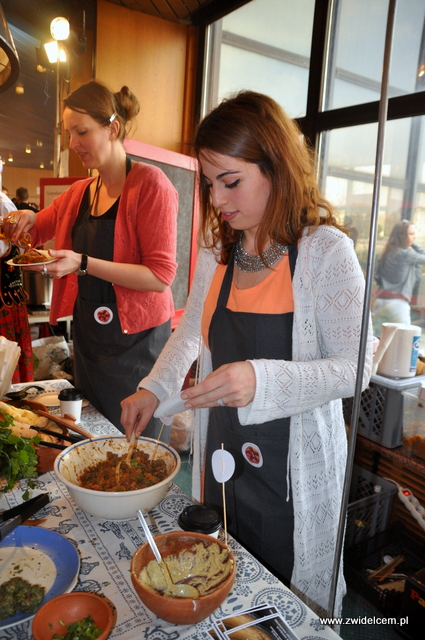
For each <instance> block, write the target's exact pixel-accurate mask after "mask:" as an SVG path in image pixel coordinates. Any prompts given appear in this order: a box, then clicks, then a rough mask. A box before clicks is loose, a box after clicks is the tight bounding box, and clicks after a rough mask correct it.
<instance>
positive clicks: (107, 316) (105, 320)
mask: <svg viewBox="0 0 425 640" xmlns="http://www.w3.org/2000/svg"><path fill="white" fill-rule="evenodd" d="M113 317H114V314H113V312H112V309H110V308H109V307H98V308H97V309H96V311H95V312H94V319H95V320H96V322H98V323H99V324H109V323H110V322H112V318H113Z"/></svg>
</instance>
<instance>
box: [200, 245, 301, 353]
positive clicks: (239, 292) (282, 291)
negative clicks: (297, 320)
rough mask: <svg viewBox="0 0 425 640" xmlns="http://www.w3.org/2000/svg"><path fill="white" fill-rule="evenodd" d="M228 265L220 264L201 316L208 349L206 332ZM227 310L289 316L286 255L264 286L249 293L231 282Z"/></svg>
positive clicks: (290, 300)
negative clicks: (286, 314) (285, 314)
mask: <svg viewBox="0 0 425 640" xmlns="http://www.w3.org/2000/svg"><path fill="white" fill-rule="evenodd" d="M226 268H227V265H224V264H219V265H218V267H217V270H216V272H215V274H214V277H213V279H212V282H211V286H210V288H209V291H208V294H207V297H206V300H205V304H204V310H203V313H202V323H201V331H202V338H203V340H204V342H205V344H206V346H207V347H208V331H209V326H210V322H211V318H212V316H213V313H214V311H215V309H216V307H217V300H218V295H219V293H220V289H221V285H222V282H223V278H224V274H225V272H226ZM226 306H227V309H230V310H231V311H239V312H245V313H276V314H278V313H292V312H293V311H294V299H293V296H292V279H291V270H290V266H289V257H288V254H286V255H285V256H283V258H282V260H281V261H280V262H279V264H278V265H277V267H276V268H275V269H273V270H272V271H271V273H270V274H269V275H268V276H267V278H266V279H265V280H263V282H260V284H257V285H256V286H255V287H251V288H250V289H238V288H237V287H236V286H235V284H234V282H232V286H231V289H230V294H229V299H228V301H227V305H226Z"/></svg>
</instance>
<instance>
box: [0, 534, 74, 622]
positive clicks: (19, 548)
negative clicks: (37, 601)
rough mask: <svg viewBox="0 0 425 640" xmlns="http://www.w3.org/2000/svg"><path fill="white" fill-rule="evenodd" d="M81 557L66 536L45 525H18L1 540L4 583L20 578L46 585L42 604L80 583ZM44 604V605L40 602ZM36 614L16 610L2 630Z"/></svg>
mask: <svg viewBox="0 0 425 640" xmlns="http://www.w3.org/2000/svg"><path fill="white" fill-rule="evenodd" d="M79 571H80V557H79V555H78V552H77V550H76V548H75V547H74V545H73V544H72V543H71V542H70V541H69V540H68V539H67V538H65V537H64V536H62V535H60V534H59V533H56V531H50V529H43V528H42V527H28V526H25V525H23V526H20V527H17V528H16V529H15V530H14V531H12V533H10V534H9V535H8V536H6V538H5V539H4V540H3V541H2V542H1V543H0V576H1V579H0V582H1V583H3V582H7V581H8V580H10V578H14V577H20V578H23V579H24V580H27V581H28V582H30V583H31V584H39V585H41V586H42V587H44V588H45V596H44V599H43V601H42V603H41V604H44V603H45V602H47V601H48V600H50V599H51V598H54V597H55V596H59V595H61V594H62V593H67V592H68V591H72V589H73V588H74V587H75V585H76V584H77V580H78V573H79ZM40 606H41V605H40ZM34 615H35V613H30V614H29V613H16V614H15V615H14V616H10V617H9V618H4V619H3V620H0V630H1V629H7V628H8V627H13V626H14V625H16V624H20V623H21V622H25V621H26V620H30V619H31V618H33V617H34Z"/></svg>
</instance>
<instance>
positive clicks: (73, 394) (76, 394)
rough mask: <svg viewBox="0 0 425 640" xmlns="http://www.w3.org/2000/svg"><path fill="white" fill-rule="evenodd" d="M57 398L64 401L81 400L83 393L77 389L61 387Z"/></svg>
mask: <svg viewBox="0 0 425 640" xmlns="http://www.w3.org/2000/svg"><path fill="white" fill-rule="evenodd" d="M58 398H59V400H65V401H71V402H72V401H73V400H82V399H83V398H84V396H83V394H82V393H81V391H80V390H79V389H74V388H72V389H61V391H60V392H59V395H58Z"/></svg>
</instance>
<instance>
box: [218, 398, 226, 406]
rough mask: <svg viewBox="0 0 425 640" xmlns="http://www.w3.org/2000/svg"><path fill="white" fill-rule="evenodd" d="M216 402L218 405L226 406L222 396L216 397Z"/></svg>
mask: <svg viewBox="0 0 425 640" xmlns="http://www.w3.org/2000/svg"><path fill="white" fill-rule="evenodd" d="M217 404H218V406H219V407H225V406H226V403H225V402H224V400H223V398H218V400H217Z"/></svg>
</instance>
